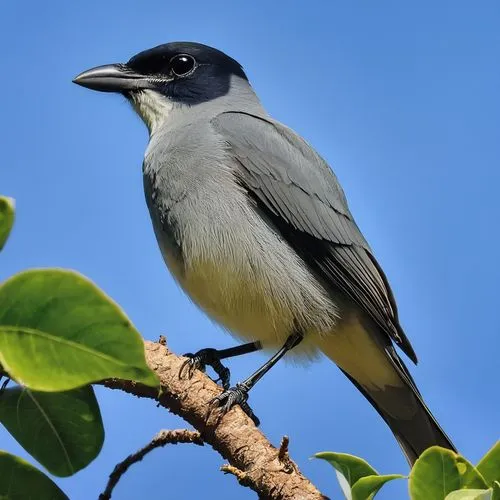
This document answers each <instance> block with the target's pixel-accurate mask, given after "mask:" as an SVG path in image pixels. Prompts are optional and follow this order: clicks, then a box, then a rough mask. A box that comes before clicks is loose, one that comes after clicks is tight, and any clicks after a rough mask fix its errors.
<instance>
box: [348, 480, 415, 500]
mask: <svg viewBox="0 0 500 500" xmlns="http://www.w3.org/2000/svg"><path fill="white" fill-rule="evenodd" d="M404 478H405V476H402V475H401V474H388V475H385V476H378V475H377V476H365V477H362V478H361V479H358V480H357V481H356V482H355V483H354V486H353V487H352V489H351V495H352V500H371V499H372V498H373V497H374V496H375V495H376V494H377V492H378V490H380V488H382V486H384V484H385V483H388V482H389V481H392V480H393V479H404Z"/></svg>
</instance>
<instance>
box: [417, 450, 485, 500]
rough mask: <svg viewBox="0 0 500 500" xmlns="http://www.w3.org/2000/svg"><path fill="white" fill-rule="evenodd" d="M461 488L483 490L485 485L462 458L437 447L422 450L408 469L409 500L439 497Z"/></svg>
mask: <svg viewBox="0 0 500 500" xmlns="http://www.w3.org/2000/svg"><path fill="white" fill-rule="evenodd" d="M463 488H468V489H474V488H476V489H486V488H487V485H486V483H485V482H484V479H483V478H482V477H481V474H479V472H478V471H477V470H476V469H475V468H474V466H473V465H472V464H470V463H469V462H468V461H467V460H465V458H463V457H462V456H460V455H458V454H456V453H454V452H452V451H450V450H447V449H445V448H441V447H439V446H433V447H431V448H429V449H427V450H425V451H424V453H422V455H421V456H420V457H419V458H418V460H417V461H416V462H415V465H414V466H413V469H412V470H411V472H410V481H409V490H410V497H411V498H412V500H442V499H443V498H446V495H448V493H451V492H452V491H455V490H460V489H463Z"/></svg>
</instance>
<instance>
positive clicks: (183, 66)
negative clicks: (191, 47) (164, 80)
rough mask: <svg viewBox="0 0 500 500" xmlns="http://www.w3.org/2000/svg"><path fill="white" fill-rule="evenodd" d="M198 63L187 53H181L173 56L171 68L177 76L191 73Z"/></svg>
mask: <svg viewBox="0 0 500 500" xmlns="http://www.w3.org/2000/svg"><path fill="white" fill-rule="evenodd" d="M195 65H196V61H195V60H194V58H193V57H191V56H188V55H186V54H181V55H178V56H174V57H172V59H171V60H170V68H171V69H172V73H173V74H174V75H176V76H185V75H187V74H188V73H190V72H191V71H192V70H193V68H194V67H195Z"/></svg>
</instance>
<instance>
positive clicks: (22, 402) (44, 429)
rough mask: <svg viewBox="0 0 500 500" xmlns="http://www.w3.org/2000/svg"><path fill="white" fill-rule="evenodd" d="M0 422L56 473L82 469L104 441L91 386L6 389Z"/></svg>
mask: <svg viewBox="0 0 500 500" xmlns="http://www.w3.org/2000/svg"><path fill="white" fill-rule="evenodd" d="M0 422H2V424H3V425H4V426H5V427H6V428H7V430H8V431H9V432H10V433H11V434H12V436H14V438H15V439H16V440H17V441H18V443H19V444H20V445H21V446H22V447H23V448H24V449H25V450H26V451H27V452H28V453H29V454H30V455H31V456H32V457H33V458H35V459H36V460H37V461H38V462H40V463H41V464H42V465H43V466H44V467H45V468H46V469H47V470H48V471H49V472H51V473H52V474H54V475H56V476H71V475H72V474H75V472H77V471H79V470H80V469H83V468H84V467H85V466H87V465H88V464H89V463H90V462H92V460H94V458H95V457H96V456H97V455H98V454H99V452H100V451H101V448H102V444H103V442H104V428H103V425H102V420H101V413H100V411H99V406H98V404H97V400H96V398H95V395H94V391H93V389H92V387H90V386H86V387H81V388H79V389H73V390H72V391H67V392H36V391H31V390H29V389H23V388H21V387H13V388H12V389H7V390H6V391H5V392H4V393H3V394H2V396H1V399H0Z"/></svg>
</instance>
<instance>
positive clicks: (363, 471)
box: [314, 451, 405, 500]
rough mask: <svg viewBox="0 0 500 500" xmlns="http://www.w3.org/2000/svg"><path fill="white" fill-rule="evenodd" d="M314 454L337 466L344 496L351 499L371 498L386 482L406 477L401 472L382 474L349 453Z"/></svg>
mask: <svg viewBox="0 0 500 500" xmlns="http://www.w3.org/2000/svg"><path fill="white" fill-rule="evenodd" d="M314 456H315V457H316V458H321V459H323V460H326V461H327V462H328V463H329V464H331V465H332V466H333V467H334V468H335V470H336V472H337V477H338V479H339V483H340V486H341V488H342V491H343V493H344V496H345V497H346V498H347V499H349V500H371V499H372V498H373V497H374V496H375V495H376V494H377V492H378V491H379V490H380V488H381V487H382V486H383V485H384V484H385V483H387V482H389V481H392V480H393V479H401V478H404V477H405V476H402V475H401V474H390V475H385V476H381V475H379V474H378V472H377V471H376V470H375V469H374V468H373V467H372V466H371V465H370V464H369V463H368V462H366V461H365V460H363V459H362V458H359V457H355V456H354V455H348V454H347V453H332V452H328V451H325V452H322V453H316V455H314Z"/></svg>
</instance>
